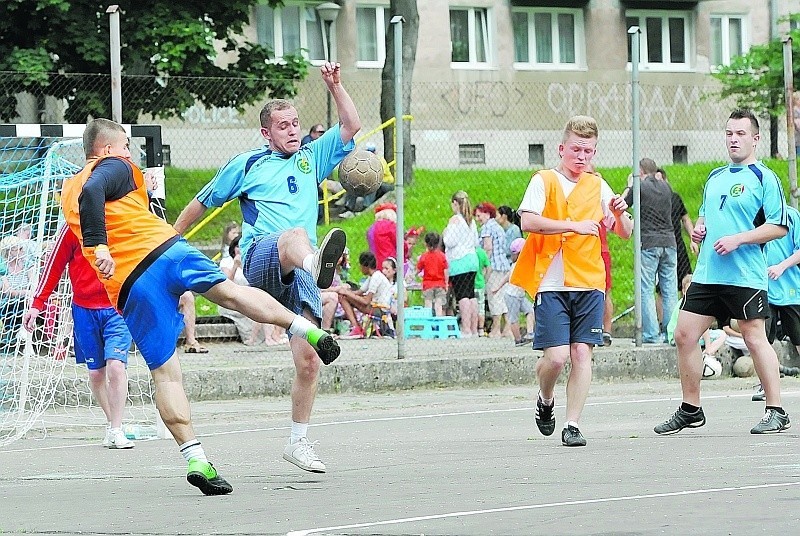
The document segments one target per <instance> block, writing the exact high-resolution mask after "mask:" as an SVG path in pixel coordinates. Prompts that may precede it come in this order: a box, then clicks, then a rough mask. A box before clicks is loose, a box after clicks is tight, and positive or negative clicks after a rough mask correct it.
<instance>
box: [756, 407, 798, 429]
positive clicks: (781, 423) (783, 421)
mask: <svg viewBox="0 0 800 536" xmlns="http://www.w3.org/2000/svg"><path fill="white" fill-rule="evenodd" d="M791 427H792V423H790V422H789V415H787V414H785V413H784V414H783V415H781V414H780V413H778V411H777V410H774V409H768V410H767V411H766V413H764V416H763V417H761V420H760V421H759V422H758V424H757V425H755V426H754V427H753V429H752V430H750V433H751V434H777V433H778V432H782V431H784V430H788V429H789V428H791Z"/></svg>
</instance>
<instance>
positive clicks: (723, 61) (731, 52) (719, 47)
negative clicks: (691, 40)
mask: <svg viewBox="0 0 800 536" xmlns="http://www.w3.org/2000/svg"><path fill="white" fill-rule="evenodd" d="M746 49H747V42H746V40H745V30H744V19H743V18H742V17H741V16H731V15H712V16H711V66H712V67H718V66H720V65H730V64H731V58H733V57H734V56H741V55H742V54H744V52H745V51H746Z"/></svg>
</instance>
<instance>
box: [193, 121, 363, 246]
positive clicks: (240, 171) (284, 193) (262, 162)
mask: <svg viewBox="0 0 800 536" xmlns="http://www.w3.org/2000/svg"><path fill="white" fill-rule="evenodd" d="M354 147H355V143H354V142H353V141H352V140H350V142H348V143H347V145H345V144H343V143H342V136H341V133H340V127H339V125H338V124H337V125H335V126H333V127H331V128H329V129H328V130H327V131H326V132H325V134H323V135H322V136H320V137H319V138H318V139H317V140H315V141H313V142H311V143H308V144H306V145H303V146H302V147H300V150H299V151H297V152H296V153H294V154H292V155H286V154H282V153H278V152H272V151H270V150H269V149H268V148H266V147H262V148H261V149H254V150H252V151H247V152H245V153H241V154H239V155H236V156H234V157H233V158H231V159H230V161H228V163H227V164H225V165H224V166H223V167H222V169H220V170H219V171H218V172H217V174H216V175H215V176H214V178H213V179H211V181H210V182H209V183H208V184H206V185H205V186H204V187H203V189H202V190H200V192H199V193H198V194H197V200H198V201H200V203H202V204H203V205H204V206H205V207H206V208H208V207H219V206H222V205H223V204H224V203H225V202H226V201H228V200H230V199H237V198H238V199H239V206H240V208H241V209H242V238H241V241H240V242H239V245H240V247H241V249H242V258H243V259H245V258H246V257H247V252H248V250H249V248H250V245H251V244H252V243H253V239H254V238H255V237H257V236H263V235H266V234H271V233H280V232H282V231H286V230H287V229H291V228H294V227H302V228H304V229H305V230H306V232H307V233H308V237H309V238H310V239H311V243H312V245H316V242H317V201H318V197H317V187H318V185H319V183H321V182H322V181H323V180H324V179H325V178H326V177H327V176H328V175H330V174H331V172H332V171H333V169H334V168H335V167H336V166H337V165H339V163H340V162H341V161H342V160H343V159H344V157H345V156H347V154H348V153H350V151H352V150H353V148H354Z"/></svg>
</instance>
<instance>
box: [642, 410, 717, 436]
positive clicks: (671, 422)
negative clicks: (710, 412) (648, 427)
mask: <svg viewBox="0 0 800 536" xmlns="http://www.w3.org/2000/svg"><path fill="white" fill-rule="evenodd" d="M705 423H706V416H705V414H704V413H703V408H700V409H698V410H697V411H696V412H694V413H689V412H688V411H683V410H682V409H681V408H678V411H676V412H675V413H673V414H672V417H670V418H669V419H667V420H666V421H664V422H662V423H661V424H658V425H656V427H655V428H653V431H654V432H655V433H657V434H659V435H669V434H677V433H678V432H680V431H681V430H683V429H684V428H700V427H701V426H703V425H704V424H705Z"/></svg>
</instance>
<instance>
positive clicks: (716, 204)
mask: <svg viewBox="0 0 800 536" xmlns="http://www.w3.org/2000/svg"><path fill="white" fill-rule="evenodd" d="M725 139H726V144H727V148H728V156H729V158H730V160H731V163H730V164H728V165H727V166H724V167H721V168H717V169H715V170H714V171H712V172H711V174H710V175H709V176H708V179H707V180H706V184H705V188H704V190H703V203H702V205H701V206H700V217H699V218H698V220H697V226H696V227H695V228H694V232H693V233H692V240H693V241H694V242H697V243H699V244H701V246H702V247H701V248H700V255H699V257H698V259H697V266H696V268H695V273H694V276H693V277H692V284H691V285H690V286H689V289H688V290H687V292H686V295H685V296H684V299H683V302H682V303H681V310H680V313H679V314H678V326H677V328H676V330H675V343H676V345H677V346H678V369H679V371H680V376H681V389H682V391H683V403H682V404H681V406H680V407H679V408H678V410H677V411H676V412H675V413H674V414H673V415H672V417H670V418H669V419H667V420H666V421H665V422H663V423H661V424H659V425H657V426H656V427H655V428H654V431H655V432H656V433H657V434H674V433H676V432H680V431H681V430H683V429H684V428H697V427H700V426H703V425H704V424H705V423H706V418H705V415H704V414H703V409H702V407H701V406H700V378H701V377H702V372H703V361H702V359H701V356H700V347H699V346H698V344H697V341H698V340H699V339H700V337H701V336H702V334H703V332H704V331H705V330H706V329H708V328H709V327H710V326H711V323H712V322H713V321H714V319H715V318H716V319H718V320H721V321H724V320H725V319H727V318H734V319H736V320H738V322H739V327H740V329H741V331H742V337H743V338H744V340H745V344H747V348H748V349H749V350H750V354H751V355H752V356H753V364H754V365H755V369H756V373H757V374H758V376H759V378H760V379H761V384H762V385H763V387H764V392H765V393H766V401H767V405H766V412H765V414H764V417H763V418H762V419H761V421H759V422H758V424H756V425H755V426H754V427H753V428H752V429H751V430H750V433H752V434H767V433H775V432H780V431H782V430H786V429H787V428H789V426H790V423H789V416H788V415H787V414H786V412H785V411H784V410H783V408H782V407H781V393H780V372H779V368H778V356H777V355H776V353H775V350H774V349H773V348H772V345H771V344H770V343H769V341H768V340H767V333H766V331H765V329H764V319H765V318H768V317H769V305H768V302H767V261H766V258H765V256H764V252H763V250H762V244H764V243H767V242H769V241H770V240H774V239H776V238H781V237H783V236H784V235H786V233H787V226H788V216H787V210H786V201H785V200H784V197H783V190H782V189H781V183H780V180H779V179H778V177H777V176H776V175H775V173H773V172H772V171H771V170H769V169H768V168H767V167H765V166H764V164H762V163H761V162H759V161H757V160H756V156H755V149H756V146H757V145H758V141H759V139H760V135H759V131H758V120H757V119H756V117H755V115H753V113H752V112H751V111H750V110H735V111H734V112H733V113H732V114H731V115H730V117H729V118H728V122H727V124H726V126H725Z"/></svg>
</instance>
